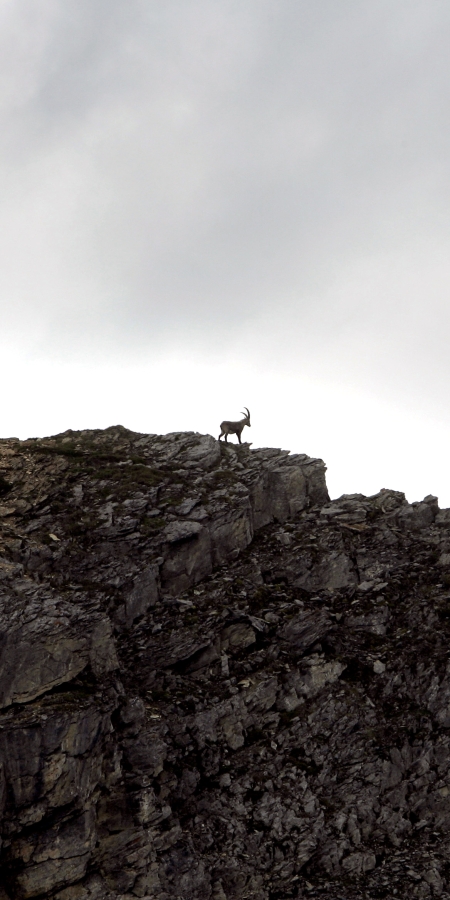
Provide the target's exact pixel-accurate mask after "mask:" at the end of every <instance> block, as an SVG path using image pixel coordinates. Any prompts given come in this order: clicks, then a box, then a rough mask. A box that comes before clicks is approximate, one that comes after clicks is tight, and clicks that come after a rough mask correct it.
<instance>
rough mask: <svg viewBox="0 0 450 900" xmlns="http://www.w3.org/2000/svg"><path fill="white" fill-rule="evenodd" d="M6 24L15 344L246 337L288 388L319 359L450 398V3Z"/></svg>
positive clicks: (8, 271) (200, 1) (72, 7)
mask: <svg viewBox="0 0 450 900" xmlns="http://www.w3.org/2000/svg"><path fill="white" fill-rule="evenodd" d="M3 17H4V26H5V27H4V29H3V34H4V38H3V43H4V49H5V55H4V56H3V67H4V69H5V73H6V76H7V78H6V84H7V90H6V92H5V94H4V97H3V101H2V103H1V109H2V113H1V115H2V117H3V124H2V128H1V129H0V133H1V134H2V135H3V137H2V139H1V144H0V165H1V170H0V183H2V184H3V196H4V203H3V211H1V210H0V228H1V231H2V233H3V240H2V245H3V248H4V260H3V263H2V267H1V268H2V274H0V287H1V298H2V299H1V300H0V309H1V310H2V317H3V319H4V324H5V328H7V329H10V331H11V334H14V333H15V332H17V331H19V332H20V334H21V335H22V339H23V340H26V339H27V337H28V338H29V340H30V341H31V342H33V341H34V342H35V345H36V347H37V350H38V352H41V353H43V354H46V353H49V352H59V351H60V350H61V351H62V352H63V353H64V354H66V353H70V352H73V350H74V348H75V350H76V352H77V353H81V354H82V353H83V348H86V350H85V352H88V351H89V349H90V348H92V346H95V347H96V348H97V352H98V353H99V354H101V353H104V354H105V355H108V354H111V353H114V352H117V348H120V349H121V352H123V353H125V354H126V353H127V352H129V353H130V354H134V353H136V352H141V353H147V352H151V351H152V350H155V349H156V348H160V347H161V346H162V345H163V344H165V345H167V346H168V347H170V346H172V345H173V342H174V341H175V342H176V341H179V342H183V341H185V342H186V344H188V345H192V346H193V347H194V348H195V349H196V350H197V352H204V349H205V348H206V347H211V346H213V347H214V346H216V345H217V346H218V345H220V343H221V342H222V340H223V335H224V334H225V335H227V336H230V335H236V334H237V335H239V334H243V338H244V343H245V344H246V346H247V350H248V352H249V353H251V352H254V353H255V354H256V355H257V354H258V352H261V348H265V347H266V346H267V347H268V351H267V352H269V353H272V355H273V354H275V355H277V354H278V364H279V365H280V367H283V366H284V365H285V364H289V365H290V366H292V365H294V364H295V357H296V354H297V355H298V353H299V351H301V352H302V353H305V354H306V355H307V357H308V359H309V360H310V361H311V365H314V364H318V365H320V366H324V367H325V369H326V371H328V372H329V374H330V377H331V376H332V375H333V372H335V373H336V374H338V375H339V377H342V378H344V379H345V378H346V377H348V378H350V379H351V378H358V377H359V378H361V379H363V380H364V379H365V380H366V381H367V383H368V384H370V383H373V384H375V383H378V381H379V379H380V368H381V370H382V371H381V381H383V379H384V380H385V382H386V390H389V389H391V388H390V386H392V384H396V385H398V389H399V390H406V391H407V390H408V383H410V385H411V386H412V387H411V389H413V390H416V389H419V390H422V389H423V385H425V386H429V387H428V388H427V387H425V394H426V392H427V390H428V389H429V390H431V391H432V392H433V394H434V395H435V394H436V391H437V393H439V391H440V390H441V388H440V387H439V385H440V384H441V383H442V380H443V378H444V380H445V378H446V377H448V363H447V361H446V339H447V335H448V320H447V312H446V309H445V304H443V303H442V297H443V290H444V285H445V280H446V277H447V278H448V275H449V274H450V272H449V271H448V269H449V268H450V264H449V263H448V262H444V263H442V261H440V262H439V265H437V263H436V255H438V256H439V255H440V248H441V247H442V246H445V245H446V242H447V241H448V236H449V235H448V232H449V225H448V217H447V210H448V201H449V177H448V158H449V138H450V123H449V121H448V113H447V111H448V106H449V79H448V38H449V30H450V9H449V7H448V4H447V3H444V2H439V0H437V2H435V3H433V4H430V3H429V2H425V0H409V2H406V0H399V2H398V3H396V4H392V3H388V2H384V0H383V2H382V0H377V2H374V3H371V4H367V3H354V2H346V0H342V2H340V3H338V4H337V3H336V2H335V0H319V2H317V3H314V4H312V3H310V2H307V0H283V2H280V3H274V2H267V0H248V2H246V3H245V4H242V3H238V2H234V0H233V2H232V0H228V2H225V0H218V2H215V3H214V4H212V3H210V2H207V0H178V2H175V0H165V2H164V4H161V3H160V2H159V0H158V2H156V0H155V2H149V0H146V2H144V0H128V2H127V3H126V4H124V3H122V2H118V0H108V2H99V0H77V2H75V0H73V2H68V3H65V4H60V3H57V2H50V0H48V2H43V3H40V4H35V3H31V0H30V2H29V3H26V2H24V3H23V4H21V5H20V7H19V6H18V5H16V4H12V3H10V4H9V5H7V8H6V12H4V13H3ZM14 41H16V47H17V52H14V51H13V50H12V49H11V45H12V46H13V47H14ZM8 42H9V43H8ZM8 48H9V49H8ZM0 49H1V48H0ZM6 51H8V52H6ZM437 270H438V272H439V274H438V275H436V271H437ZM390 276H392V277H390ZM377 285H379V291H378V292H377V290H376V286H377ZM274 334H275V339H274ZM252 335H253V337H252ZM252 341H253V342H254V347H253V344H252ZM52 348H56V351H55V349H52ZM252 348H253V349H252ZM258 348H259V349H258ZM417 348H418V350H417ZM275 362H276V360H275ZM327 367H328V368H327ZM420 385H422V387H420ZM436 386H437V387H436ZM443 396H444V395H443V394H442V398H443ZM442 402H443V399H442Z"/></svg>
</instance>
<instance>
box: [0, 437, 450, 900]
mask: <svg viewBox="0 0 450 900" xmlns="http://www.w3.org/2000/svg"><path fill="white" fill-rule="evenodd" d="M0 550H1V553H0V584H1V591H0V622H1V631H0V635H1V636H0V818H1V842H2V843H1V855H0V865H1V877H0V885H1V886H0V900H15V898H19V900H21V898H23V900H28V898H37V900H38V898H47V897H49V898H56V900H134V898H148V900H150V898H151V900H241V898H256V900H284V898H310V897H311V898H314V897H320V898H327V900H359V898H367V900H372V898H373V900H377V898H391V897H398V898H402V897H404V898H406V897H408V898H433V897H441V898H444V900H445V898H450V659H449V640H448V639H449V636H450V510H439V507H438V503H437V499H436V498H435V497H432V496H428V497H425V499H424V500H423V501H422V502H420V503H413V504H408V503H407V501H406V500H405V497H404V495H403V494H401V493H400V492H397V491H393V490H386V489H383V490H381V491H380V492H379V493H378V494H376V495H375V496H373V497H364V496H363V495H360V494H353V495H344V496H343V497H341V498H339V499H338V500H334V501H330V500H329V497H328V493H327V489H326V484H325V467H324V464H323V462H322V461H321V460H314V459H310V458H309V457H307V456H305V455H304V454H299V455H289V454H288V453H287V452H285V451H281V450H276V449H262V450H251V449H250V447H249V445H245V444H243V445H242V446H239V445H233V444H231V443H230V444H228V445H223V444H219V443H218V441H216V440H215V439H214V438H212V437H210V436H209V435H199V434H195V433H193V432H188V433H181V434H178V433H177V434H170V435H165V436H160V435H139V434H135V433H133V432H130V431H127V430H126V429H124V428H122V427H121V426H117V427H112V428H109V429H106V430H105V431H84V432H67V433H65V434H62V435H58V436H56V437H53V438H46V439H42V440H29V441H23V442H21V441H18V440H15V439H10V440H3V441H0Z"/></svg>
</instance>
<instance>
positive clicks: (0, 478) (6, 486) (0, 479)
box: [0, 475, 12, 497]
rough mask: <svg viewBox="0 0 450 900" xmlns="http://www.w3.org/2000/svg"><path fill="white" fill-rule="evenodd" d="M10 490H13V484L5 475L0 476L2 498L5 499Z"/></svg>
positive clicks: (0, 494)
mask: <svg viewBox="0 0 450 900" xmlns="http://www.w3.org/2000/svg"><path fill="white" fill-rule="evenodd" d="M10 490H12V484H10V483H9V481H7V480H6V478H4V477H3V475H0V497H4V496H5V494H8V493H9V491H10Z"/></svg>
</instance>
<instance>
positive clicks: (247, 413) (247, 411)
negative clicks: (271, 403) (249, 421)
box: [244, 406, 250, 418]
mask: <svg viewBox="0 0 450 900" xmlns="http://www.w3.org/2000/svg"><path fill="white" fill-rule="evenodd" d="M244 409H247V407H246V406H244ZM247 415H248V417H249V418H250V413H249V411H248V409H247Z"/></svg>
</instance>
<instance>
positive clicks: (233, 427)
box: [219, 406, 251, 444]
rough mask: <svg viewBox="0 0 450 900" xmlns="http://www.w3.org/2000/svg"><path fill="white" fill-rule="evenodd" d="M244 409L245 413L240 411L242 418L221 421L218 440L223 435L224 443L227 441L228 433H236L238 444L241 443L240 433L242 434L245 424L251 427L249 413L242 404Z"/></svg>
mask: <svg viewBox="0 0 450 900" xmlns="http://www.w3.org/2000/svg"><path fill="white" fill-rule="evenodd" d="M244 409H245V410H246V413H242V415H243V416H244V418H243V419H240V420H239V422H222V423H221V426H220V434H219V441H220V438H221V437H223V435H225V443H226V444H227V443H228V441H227V438H228V435H229V434H237V436H238V441H239V443H240V444H241V443H242V441H241V434H242V431H243V429H244V428H245V426H246V425H247V426H248V427H249V428H250V427H251V425H250V413H249V411H248V409H247V407H246V406H244Z"/></svg>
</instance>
